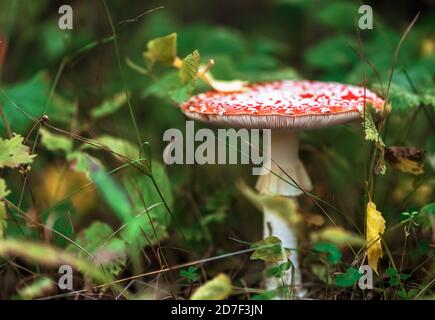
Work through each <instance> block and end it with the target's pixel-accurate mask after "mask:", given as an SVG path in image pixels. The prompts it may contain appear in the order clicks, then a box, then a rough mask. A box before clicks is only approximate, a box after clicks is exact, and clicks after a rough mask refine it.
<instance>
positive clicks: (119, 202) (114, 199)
mask: <svg viewBox="0 0 435 320" xmlns="http://www.w3.org/2000/svg"><path fill="white" fill-rule="evenodd" d="M88 166H89V168H90V176H91V179H92V181H93V182H94V184H95V186H96V187H97V189H98V191H99V192H100V194H101V195H102V197H103V199H104V200H105V201H106V203H107V204H108V205H109V207H110V208H111V209H112V210H113V212H114V213H116V215H117V216H118V218H119V219H120V220H121V221H123V222H126V221H129V220H130V219H131V217H132V216H131V214H132V207H131V205H130V202H129V200H128V197H127V195H126V193H125V192H124V190H122V188H121V187H120V186H119V185H118V183H117V182H116V181H115V180H114V179H113V178H112V177H111V176H110V175H108V174H107V173H106V172H105V171H104V168H103V167H101V166H100V165H99V164H97V163H95V162H93V161H92V160H90V159H88Z"/></svg>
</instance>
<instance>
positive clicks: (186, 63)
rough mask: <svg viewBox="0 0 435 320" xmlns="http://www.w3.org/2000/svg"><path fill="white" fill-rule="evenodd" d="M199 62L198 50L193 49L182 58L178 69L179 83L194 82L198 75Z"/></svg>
mask: <svg viewBox="0 0 435 320" xmlns="http://www.w3.org/2000/svg"><path fill="white" fill-rule="evenodd" d="M199 63H200V56H199V52H198V50H195V51H193V52H192V53H191V54H189V55H188V56H186V57H185V58H184V59H183V62H182V64H181V68H180V71H179V75H180V80H181V83H183V84H189V83H195V81H196V79H197V77H198V69H199Z"/></svg>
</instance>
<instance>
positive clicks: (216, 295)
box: [190, 273, 231, 300]
mask: <svg viewBox="0 0 435 320" xmlns="http://www.w3.org/2000/svg"><path fill="white" fill-rule="evenodd" d="M230 294H231V280H230V278H229V277H228V276H227V275H225V274H223V273H221V274H218V275H217V276H216V277H214V278H213V279H212V280H210V281H207V282H206V283H205V284H203V285H202V286H201V287H199V288H198V289H196V291H195V292H194V293H193V295H192V296H191V297H190V300H224V299H226V298H228V296H229V295H230Z"/></svg>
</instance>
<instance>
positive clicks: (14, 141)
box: [0, 135, 36, 169]
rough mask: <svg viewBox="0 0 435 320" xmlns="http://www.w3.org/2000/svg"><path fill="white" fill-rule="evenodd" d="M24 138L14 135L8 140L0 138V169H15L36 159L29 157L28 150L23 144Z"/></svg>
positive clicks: (33, 155)
mask: <svg viewBox="0 0 435 320" xmlns="http://www.w3.org/2000/svg"><path fill="white" fill-rule="evenodd" d="M23 140H24V138H23V137H22V136H20V135H15V136H13V137H12V138H10V139H2V138H0V169H1V168H4V167H9V168H17V167H19V166H20V165H22V164H29V163H31V162H32V161H33V158H34V157H36V155H35V154H32V155H30V154H29V153H30V149H29V147H28V146H26V145H24V144H23Z"/></svg>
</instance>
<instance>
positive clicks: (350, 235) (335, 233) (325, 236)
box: [311, 226, 365, 246]
mask: <svg viewBox="0 0 435 320" xmlns="http://www.w3.org/2000/svg"><path fill="white" fill-rule="evenodd" d="M311 239H312V241H328V242H332V243H335V244H338V245H343V244H349V245H355V246H363V245H364V244H365V241H364V239H363V238H362V237H361V236H360V235H358V234H356V233H354V232H351V231H347V230H345V229H343V228H341V227H337V226H330V227H326V228H323V229H322V230H320V231H318V232H315V233H313V234H312V235H311Z"/></svg>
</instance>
